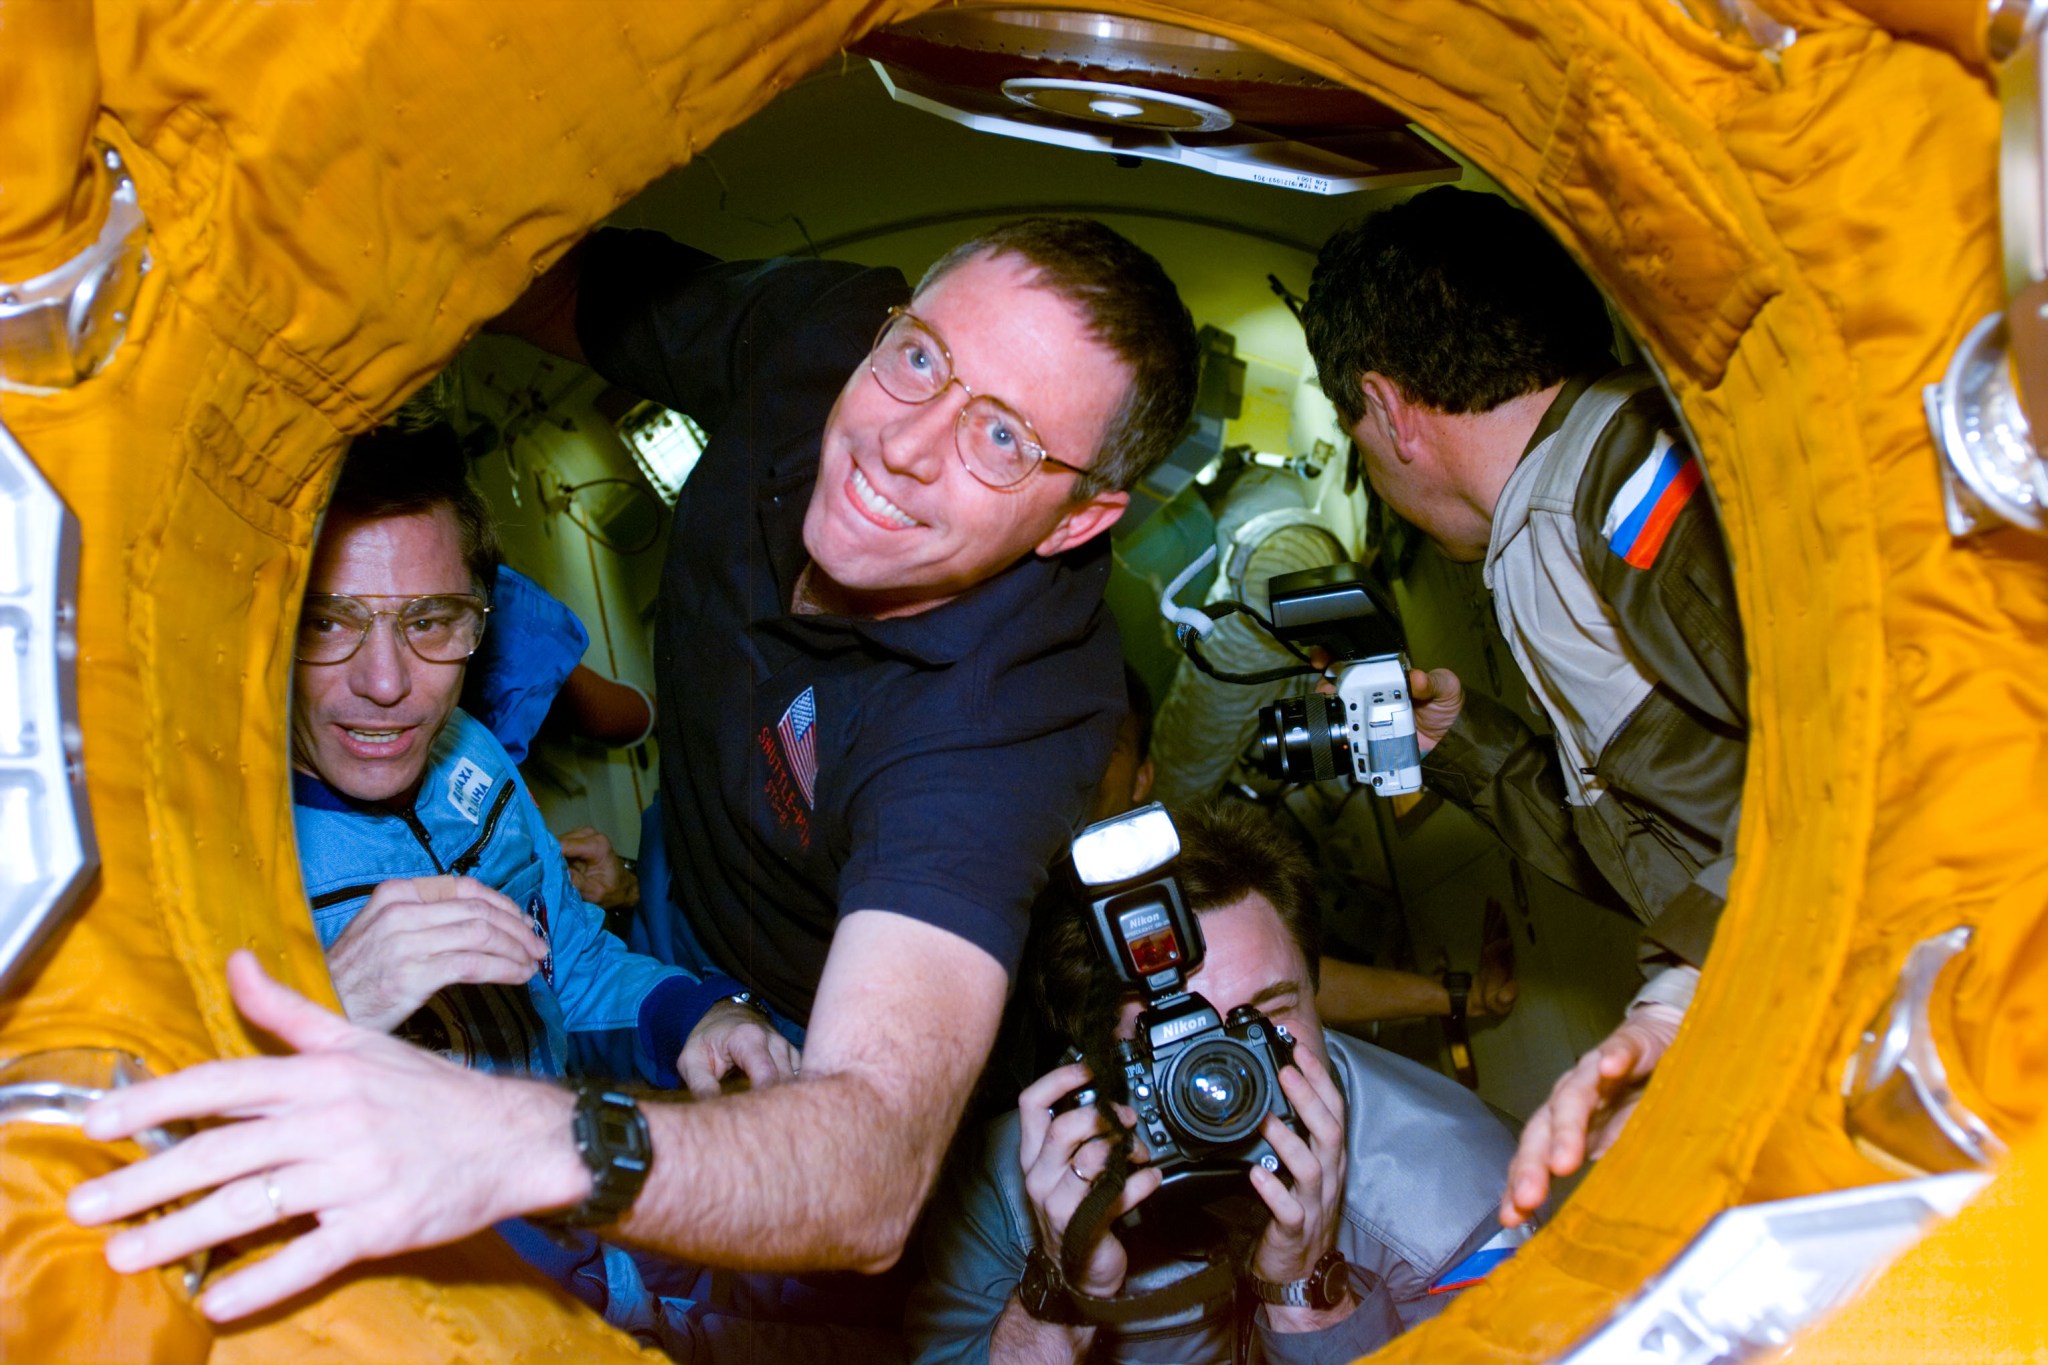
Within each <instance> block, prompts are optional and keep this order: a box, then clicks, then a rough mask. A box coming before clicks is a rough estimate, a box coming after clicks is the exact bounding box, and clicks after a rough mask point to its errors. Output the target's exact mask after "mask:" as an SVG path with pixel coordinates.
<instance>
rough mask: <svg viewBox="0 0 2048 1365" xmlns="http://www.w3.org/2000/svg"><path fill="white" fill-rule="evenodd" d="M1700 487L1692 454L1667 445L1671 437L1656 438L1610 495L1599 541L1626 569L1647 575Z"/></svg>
mask: <svg viewBox="0 0 2048 1365" xmlns="http://www.w3.org/2000/svg"><path fill="white" fill-rule="evenodd" d="M1699 486H1700V462H1699V461H1698V460H1697V459H1695V458H1694V457H1693V456H1692V454H1691V452H1689V451H1684V450H1681V449H1679V448H1678V446H1677V445H1676V444H1675V443H1674V442H1673V441H1672V439H1671V433H1669V432H1660V433H1659V434H1658V436H1657V444H1656V445H1655V446H1654V447H1653V448H1652V449H1651V451H1650V458H1648V459H1647V460H1644V461H1643V463H1642V465H1641V466H1640V467H1639V468H1638V469H1637V470H1636V472H1635V473H1633V474H1631V475H1629V477H1628V482H1627V483H1625V484H1623V485H1622V486H1621V491H1620V492H1619V493H1616V494H1615V495H1614V503H1613V505H1612V506H1610V507H1609V508H1608V509H1607V518H1606V520H1604V521H1602V522H1601V523H1600V535H1601V536H1602V538H1604V539H1605V540H1606V541H1607V548H1609V549H1610V550H1613V551H1614V553H1616V554H1618V555H1620V556H1621V557H1622V559H1623V560H1624V561H1626V562H1627V563H1628V564H1629V565H1630V566H1631V567H1633V568H1638V569H1647V568H1649V567H1650V566H1651V565H1652V564H1654V563H1656V562H1657V552H1658V551H1659V550H1661V549H1663V548H1664V538H1665V537H1666V536H1668V535H1670V534H1671V527H1672V525H1673V524H1674V523H1676V522H1677V520H1678V514H1679V513H1680V512H1681V511H1683V510H1684V508H1685V504H1686V500H1687V499H1689V498H1691V497H1692V494H1693V490H1694V489H1695V488H1698V487H1699Z"/></svg>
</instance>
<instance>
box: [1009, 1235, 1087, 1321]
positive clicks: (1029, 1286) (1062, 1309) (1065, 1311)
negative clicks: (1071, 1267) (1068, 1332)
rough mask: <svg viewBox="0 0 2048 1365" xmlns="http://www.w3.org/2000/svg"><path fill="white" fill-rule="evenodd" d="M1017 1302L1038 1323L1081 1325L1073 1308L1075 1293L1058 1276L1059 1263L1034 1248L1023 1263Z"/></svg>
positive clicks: (1078, 1315) (1064, 1278) (1060, 1276)
mask: <svg viewBox="0 0 2048 1365" xmlns="http://www.w3.org/2000/svg"><path fill="white" fill-rule="evenodd" d="M1017 1302H1018V1303H1019V1304H1020V1305H1022V1307H1023V1309H1024V1311H1025V1312H1026V1313H1027V1314H1029V1315H1030V1316H1031V1317H1033V1318H1035V1319H1036V1320H1038V1321H1039V1322H1049V1323H1053V1324H1055V1325H1056V1326H1060V1327H1079V1326H1081V1325H1082V1319H1081V1315H1080V1314H1079V1313H1078V1312H1076V1311H1075V1307H1074V1292H1073V1290H1071V1289H1069V1288H1068V1287H1067V1281H1066V1277H1065V1276H1064V1275H1062V1274H1060V1267H1059V1262H1057V1261H1055V1260H1054V1259H1053V1258H1052V1257H1050V1256H1048V1255H1046V1254H1045V1253H1044V1252H1043V1251H1041V1250H1039V1249H1038V1248H1037V1247H1033V1248H1031V1254H1030V1256H1028V1257H1027V1258H1026V1259H1025V1262H1024V1278H1023V1279H1022V1280H1021V1281H1019V1282H1018V1285H1017Z"/></svg>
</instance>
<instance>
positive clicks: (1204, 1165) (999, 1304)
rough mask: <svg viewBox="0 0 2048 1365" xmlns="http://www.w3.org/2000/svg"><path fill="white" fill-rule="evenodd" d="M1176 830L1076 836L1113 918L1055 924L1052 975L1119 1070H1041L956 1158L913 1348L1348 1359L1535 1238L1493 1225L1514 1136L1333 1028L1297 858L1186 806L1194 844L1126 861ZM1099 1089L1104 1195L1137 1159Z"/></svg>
mask: <svg viewBox="0 0 2048 1365" xmlns="http://www.w3.org/2000/svg"><path fill="white" fill-rule="evenodd" d="M1162 824H1164V825H1166V828H1167V831H1168V832H1169V833H1170V832H1171V831H1172V830H1173V829H1174V828H1175V827H1176V825H1175V824H1169V823H1167V819H1166V816H1165V813H1164V811H1163V810H1162V809H1161V808H1159V807H1157V806H1153V807H1147V808H1144V809H1142V810H1140V811H1137V812H1134V813H1133V814H1131V815H1128V816H1124V817H1119V818H1118V819H1117V820H1115V821H1105V822H1103V823H1102V824H1098V825H1095V826H1092V827H1091V828H1090V829H1089V830H1088V831H1085V832H1084V833H1083V834H1082V835H1081V836H1080V837H1079V838H1077V840H1076V841H1075V862H1076V866H1077V870H1078V871H1079V873H1080V880H1081V881H1082V882H1083V884H1084V885H1087V884H1088V883H1091V882H1093V883H1096V885H1095V886H1089V888H1088V894H1089V895H1090V897H1091V899H1092V901H1093V906H1092V907H1091V913H1092V922H1093V924H1094V926H1095V927H1094V930H1093V931H1092V935H1091V930H1090V929H1089V928H1087V927H1085V925H1086V924H1087V923H1088V922H1089V921H1088V919H1087V918H1085V917H1084V916H1082V915H1070V916H1067V917H1065V918H1063V919H1062V920H1061V921H1060V922H1059V923H1058V925H1057V926H1056V928H1055V930H1054V932H1053V933H1052V934H1051V935H1050V936H1049V938H1048V942H1047V944H1046V947H1045V951H1044V953H1043V955H1042V956H1041V958H1040V959H1039V961H1038V962H1037V963H1036V964H1035V968H1036V982H1035V984H1036V987H1037V991H1038V995H1039V1000H1040V1003H1041V1005H1042V1006H1043V1007H1044V1008H1045V1010H1046V1012H1047V1014H1048V1016H1049V1018H1050V1021H1051V1023H1052V1024H1053V1026H1054V1028H1055V1030H1056V1031H1058V1032H1059V1033H1061V1034H1062V1035H1063V1036H1065V1037H1066V1038H1068V1039H1069V1040H1071V1041H1072V1042H1074V1043H1075V1044H1076V1046H1077V1047H1078V1048H1080V1049H1081V1050H1082V1051H1083V1052H1084V1053H1087V1054H1088V1055H1091V1056H1094V1057H1096V1058H1097V1061H1098V1064H1099V1065H1100V1066H1101V1067H1102V1068H1103V1071H1104V1072H1111V1073H1121V1074H1110V1075H1107V1076H1106V1077H1105V1076H1097V1075H1095V1074H1094V1073H1093V1072H1092V1071H1091V1067H1090V1064H1089V1063H1088V1062H1085V1061H1082V1062H1072V1063H1068V1064H1066V1065H1062V1066H1060V1067H1057V1068H1055V1069H1054V1070H1052V1071H1050V1072H1048V1073H1046V1074H1045V1075H1044V1076H1042V1077H1040V1078H1039V1079H1038V1080H1037V1081H1035V1082H1033V1083H1032V1084H1031V1085H1030V1086H1029V1087H1027V1088H1026V1089H1025V1091H1024V1092H1023V1094H1022V1095H1021V1096H1019V1099H1018V1108H1017V1112H1016V1113H1015V1114H1011V1115H1006V1116H1004V1117H1003V1118H1002V1119H1000V1120H998V1121H997V1122H996V1123H995V1124H993V1125H992V1126H991V1127H990V1129H989V1131H988V1134H987V1135H986V1139H985V1142H984V1144H983V1146H982V1147H981V1149H980V1151H979V1153H978V1154H977V1153H972V1152H970V1153H969V1154H968V1156H969V1158H970V1159H968V1160H963V1162H962V1163H961V1164H960V1166H959V1168H957V1169H956V1170H955V1171H954V1173H953V1178H952V1179H951V1180H949V1182H948V1183H947V1185H946V1186H945V1187H944V1188H943V1189H942V1192H941V1194H940V1196H939V1199H938V1201H937V1202H936V1203H935V1205H934V1208H933V1211H932V1217H931V1218H930V1220H929V1224H928V1228H929V1234H928V1241H927V1245H926V1262H927V1265H928V1266H929V1267H931V1271H932V1278H931V1279H930V1280H929V1282H927V1283H926V1284H925V1285H924V1286H922V1287H921V1289H920V1290H919V1291H918V1293H917V1295H916V1296H915V1297H914V1298H913V1300H912V1304H911V1310H910V1313H909V1315H908V1319H907V1326H908V1329H909V1332H910V1335H911V1339H912V1343H913V1346H914V1347H915V1349H916V1359H918V1360H919V1361H923V1362H936V1361H980V1360H988V1361H992V1362H1024V1361H1031V1362H1040V1361H1069V1360H1080V1359H1083V1358H1090V1359H1112V1360H1143V1359H1156V1360H1173V1361H1180V1362H1192V1361H1204V1360H1215V1361H1229V1360H1235V1359H1238V1358H1240V1351H1239V1347H1240V1343H1241V1340H1242V1338H1243V1337H1244V1334H1245V1333H1246V1332H1250V1333H1252V1334H1253V1335H1252V1338H1251V1340H1250V1341H1249V1342H1244V1343H1243V1344H1245V1345H1247V1346H1249V1347H1250V1348H1251V1349H1252V1352H1253V1358H1255V1359H1266V1360H1290V1361H1291V1360H1351V1359H1354V1358H1356V1357H1357V1356H1359V1355H1362V1354H1365V1353H1366V1352H1369V1351H1371V1350H1373V1349H1375V1348H1376V1347H1378V1346H1379V1345H1381V1344H1382V1343H1384V1342H1385V1341H1387V1340H1389V1339H1390V1338H1392V1337H1393V1336H1395V1335H1397V1334H1398V1333H1400V1332H1401V1331H1403V1330H1405V1329H1406V1328H1408V1327H1410V1326H1413V1325H1414V1324H1415V1323H1416V1322H1419V1321H1421V1320H1422V1319H1424V1318H1427V1317H1430V1316H1432V1315H1434V1313H1436V1312H1437V1311H1439V1310H1440V1309H1441V1307H1442V1306H1444V1305H1445V1304H1446V1303H1447V1302H1448V1295H1449V1293H1450V1292H1451V1291H1453V1290H1455V1289H1457V1288H1460V1287H1462V1286H1463V1285H1464V1284H1466V1283H1469V1282H1471V1280H1473V1279H1476V1278H1478V1277H1479V1276H1480V1275H1482V1274H1483V1273H1484V1271H1485V1270H1486V1269H1488V1268H1490V1267H1491V1265H1492V1264H1494V1263H1497V1261H1498V1260H1499V1259H1500V1258H1501V1256H1502V1255H1504V1254H1505V1253H1506V1251H1507V1250H1509V1249H1510V1248H1511V1247H1512V1246H1513V1245H1515V1244H1518V1243H1519V1240H1520V1235H1519V1234H1515V1233H1505V1232H1503V1230H1502V1229H1501V1227H1500V1226H1499V1223H1498V1221H1497V1220H1496V1218H1495V1214H1494V1209H1495V1206H1496V1204H1497V1203H1498V1201H1499V1198H1500V1192H1501V1178H1500V1171H1501V1170H1502V1168H1503V1166H1504V1164H1505V1162H1506V1160H1507V1158H1508V1155H1509V1153H1510V1152H1511V1151H1512V1148H1513V1141H1512V1139H1511V1138H1510V1137H1509V1135H1508V1133H1507V1131H1506V1130H1505V1129H1504V1128H1503V1127H1502V1126H1501V1125H1500V1123H1499V1122H1498V1121H1497V1120H1496V1119H1495V1118H1494V1117H1493V1115H1492V1114H1491V1113H1490V1112H1489V1111H1488V1110H1487V1109H1486V1107H1485V1106H1484V1105H1483V1104H1482V1103H1481V1102H1480V1101H1479V1100H1477V1099H1476V1098H1474V1097H1473V1096H1472V1095H1471V1094H1469V1093H1468V1092H1466V1091H1465V1090H1463V1089H1462V1088H1460V1087H1459V1086H1457V1085H1456V1084H1454V1083H1452V1082H1451V1081H1449V1080H1447V1079H1445V1078H1443V1077H1441V1076H1439V1075H1437V1074H1436V1073H1434V1072H1432V1071H1429V1070H1427V1069H1425V1068H1423V1067H1421V1066H1418V1065H1416V1064H1414V1063H1412V1062H1409V1061H1407V1060H1405V1059H1403V1058H1399V1057H1395V1056H1393V1055H1391V1054H1388V1053H1385V1052H1383V1051H1381V1050H1380V1049H1378V1048H1375V1047H1372V1046H1370V1045H1368V1044H1365V1043H1362V1042H1359V1041H1358V1040H1356V1039H1352V1038H1349V1037H1345V1036H1343V1035H1340V1034H1333V1033H1325V1032H1324V1031H1323V1028H1322V1024H1321V1021H1320V1020H1319V1019H1318V1017H1317V1015H1316V1011H1315V988H1316V976H1317V964H1318V956H1319V954H1318V942H1317V940H1318V935H1319V932H1320V931H1319V926H1318V921H1317V917H1316V911H1315V901H1314V877H1313V872H1312V871H1311V869H1310V867H1309V864H1308V862H1307V860H1306V858H1304V857H1303V855H1302V854H1301V852H1300V851H1299V850H1298V849H1297V848H1296V847H1295V846H1294V845H1293V844H1292V843H1291V842H1289V841H1288V840H1287V839H1286V837H1285V836H1284V835H1282V834H1280V833H1278V832H1277V831H1276V830H1274V829H1273V828H1272V827H1271V826H1270V825H1269V824H1267V823H1266V822H1265V821H1263V820H1260V819H1259V818H1258V817H1257V816H1256V815H1255V814H1254V813H1252V812H1250V811H1246V810H1243V809H1239V808H1220V809H1217V808H1204V809H1198V810H1195V811H1192V812H1189V813H1186V814H1183V815H1181V816H1180V817H1178V820H1177V828H1178V834H1179V856H1178V859H1177V861H1175V860H1174V859H1173V854H1172V846H1171V843H1170V842H1169V843H1168V844H1167V845H1166V850H1165V853H1164V856H1163V857H1162V856H1156V855H1154V856H1151V857H1149V859H1148V858H1146V857H1140V856H1137V855H1134V854H1133V853H1132V849H1133V847H1134V845H1136V844H1138V843H1140V842H1142V840H1141V839H1140V837H1139V836H1140V835H1141V834H1142V833H1145V832H1146V831H1148V830H1155V829H1157V827H1158V826H1160V825H1162ZM1103 831H1110V832H1111V834H1112V836H1113V843H1112V840H1108V839H1106V840H1104V841H1103V842H1104V844H1105V845H1109V846H1111V852H1112V853H1113V855H1114V857H1116V858H1121V859H1123V860H1124V861H1125V863H1126V865H1127V867H1126V871H1127V873H1128V872H1129V865H1130V864H1132V863H1135V864H1137V867H1136V872H1135V874H1134V875H1125V876H1124V877H1122V879H1121V880H1118V881H1116V883H1115V884H1114V885H1109V883H1108V882H1107V881H1105V879H1104V878H1102V877H1099V876H1096V877H1091V876H1090V875H1089V872H1088V869H1087V868H1086V866H1084V863H1085V861H1086V858H1085V853H1086V849H1085V845H1086V844H1087V842H1088V841H1089V840H1090V837H1091V836H1093V835H1097V834H1098V833H1100V832H1103ZM1104 885H1109V890H1108V891H1107V892H1104V891H1102V890H1101V887H1102V886H1104ZM1190 912H1191V913H1190ZM1197 916H1199V923H1197V919H1196V917H1197ZM1205 944H1206V950H1205ZM1111 953H1115V954H1117V957H1116V959H1115V960H1112V959H1111V957H1110V956H1109V954H1111ZM1184 967H1191V970H1186V971H1185V972H1183V971H1182V970H1181V969H1182V968H1184ZM1136 983H1141V987H1140V988H1138V989H1134V988H1133V985H1134V984H1136ZM1112 1036H1114V1037H1117V1038H1119V1039H1121V1040H1122V1041H1121V1043H1120V1044H1119V1045H1116V1046H1114V1047H1105V1045H1104V1044H1105V1041H1106V1040H1107V1039H1109V1038H1110V1037H1112ZM1097 1081H1102V1082H1103V1084H1104V1085H1105V1086H1106V1088H1107V1090H1108V1094H1109V1097H1110V1098H1111V1100H1112V1101H1114V1111H1115V1112H1116V1114H1117V1116H1118V1118H1119V1119H1120V1120H1121V1124H1122V1125H1123V1126H1125V1127H1132V1128H1135V1130H1136V1133H1135V1138H1136V1142H1135V1146H1134V1147H1133V1148H1132V1149H1131V1154H1130V1158H1129V1164H1128V1179H1127V1181H1126V1183H1124V1184H1123V1187H1122V1189H1121V1190H1120V1191H1116V1190H1114V1188H1113V1183H1112V1188H1111V1190H1110V1191H1109V1193H1111V1194H1113V1195H1114V1197H1113V1198H1110V1199H1108V1200H1107V1204H1106V1208H1103V1207H1098V1206H1101V1205H1103V1204H1104V1201H1105V1197H1106V1196H1105V1195H1104V1194H1103V1193H1100V1192H1098V1193H1095V1194H1094V1197H1093V1198H1092V1199H1091V1192H1092V1191H1095V1189H1096V1186H1097V1185H1098V1184H1101V1183H1103V1182H1105V1181H1110V1182H1113V1181H1114V1180H1115V1179H1116V1178H1117V1177H1118V1176H1119V1175H1121V1174H1122V1173H1123V1172H1124V1170H1125V1166H1126V1162H1125V1161H1124V1160H1122V1159H1120V1158H1119V1153H1118V1150H1117V1149H1118V1145H1119V1139H1118V1137H1117V1135H1116V1133H1115V1128H1116V1125H1112V1124H1111V1123H1110V1122H1109V1121H1108V1119H1107V1118H1106V1117H1105V1115H1104V1113H1103V1111H1102V1108H1101V1106H1100V1105H1099V1104H1098V1103H1097V1102H1096V1098H1095V1092H1094V1089H1093V1086H1094V1084H1095V1083H1096V1082H1097ZM1091 1218H1093V1219H1094V1220H1096V1226H1097V1229H1098V1230H1097V1231H1096V1232H1095V1234H1094V1235H1093V1238H1092V1240H1090V1241H1089V1242H1088V1243H1087V1245H1086V1246H1085V1247H1081V1248H1067V1247H1065V1243H1067V1242H1068V1241H1069V1240H1070V1239H1071V1237H1072V1236H1073V1234H1070V1227H1071V1226H1072V1225H1073V1224H1074V1223H1075V1222H1077V1221H1078V1222H1079V1223H1080V1224H1081V1225H1082V1226H1083V1227H1084V1228H1086V1227H1087V1226H1088V1224H1089V1223H1090V1221H1091ZM1497 1241H1498V1243H1499V1245H1495V1243H1496V1242H1497ZM1063 1250H1064V1251H1068V1252H1070V1253H1072V1254H1069V1255H1063V1254H1062V1253H1063Z"/></svg>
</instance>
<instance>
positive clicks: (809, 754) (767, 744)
mask: <svg viewBox="0 0 2048 1365" xmlns="http://www.w3.org/2000/svg"><path fill="white" fill-rule="evenodd" d="M754 743H755V747H756V748H758V749H760V751H761V758H762V760H763V762H764V763H765V764H766V765H767V769H768V779H767V782H766V783H765V784H764V785H763V788H762V795H764V796H766V797H767V798H768V806H769V808H770V809H771V810H773V811H774V812H775V823H776V824H777V825H779V826H781V827H782V828H783V829H785V830H790V831H793V832H794V833H795V835H796V839H797V843H798V844H799V845H800V846H802V847H803V848H809V847H810V846H811V811H812V810H813V809H814V808H815V807H816V805H817V789H818V695H817V689H816V688H811V687H806V688H805V689H804V690H803V693H802V695H800V696H799V697H798V698H797V699H796V700H795V701H793V702H791V703H790V704H789V709H788V710H787V711H784V712H783V713H782V719H781V720H778V721H776V722H775V724H773V725H764V726H762V727H761V732H760V734H759V735H757V736H755V740H754Z"/></svg>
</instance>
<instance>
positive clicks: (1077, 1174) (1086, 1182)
mask: <svg viewBox="0 0 2048 1365" xmlns="http://www.w3.org/2000/svg"><path fill="white" fill-rule="evenodd" d="M1067 1169H1068V1170H1070V1171H1072V1172H1073V1173H1074V1179H1076V1180H1078V1181H1080V1182H1081V1183H1082V1184H1083V1185H1092V1184H1094V1183H1095V1182H1094V1181H1092V1180H1090V1179H1089V1178H1088V1177H1087V1176H1085V1175H1082V1174H1081V1168H1080V1167H1079V1166H1076V1165H1075V1164H1074V1163H1073V1162H1071V1161H1069V1162H1068V1163H1067Z"/></svg>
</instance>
